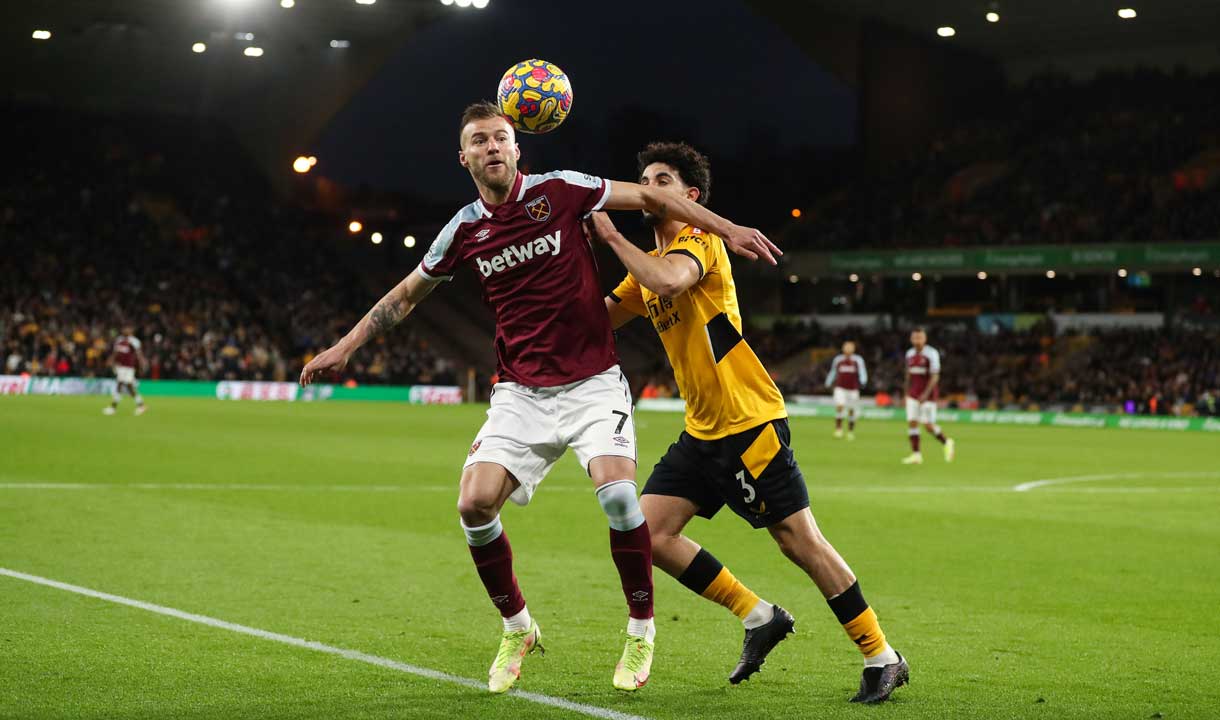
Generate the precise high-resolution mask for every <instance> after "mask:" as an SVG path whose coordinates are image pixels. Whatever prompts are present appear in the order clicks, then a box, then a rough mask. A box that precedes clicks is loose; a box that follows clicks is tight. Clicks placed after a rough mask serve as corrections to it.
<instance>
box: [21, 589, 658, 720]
mask: <svg viewBox="0 0 1220 720" xmlns="http://www.w3.org/2000/svg"><path fill="white" fill-rule="evenodd" d="M0 575H6V576H8V577H11V578H13V579H16V580H24V581H26V582H31V583H35V584H37V585H45V586H47V587H51V588H55V589H57V590H65V591H67V592H70V593H76V594H77V595H84V596H86V597H91V598H97V599H98V600H105V601H107V602H112V603H116V604H119V605H126V606H128V607H133V608H137V609H139V610H147V611H148V612H152V613H157V614H158V615H167V616H169V617H172V618H178V619H179V620H186V621H187V622H193V623H198V624H200V625H207V626H208V627H214V628H220V629H221V630H228V631H230V632H235V633H241V634H242V635H250V636H252V637H256V638H261V639H263V640H271V641H272V642H278V643H282V644H284V645H292V646H293V647H299V648H304V649H306V650H313V651H316V652H321V653H326V654H328V655H338V656H339V657H341V658H345V659H347V660H355V661H356V662H362V663H367V664H369V665H376V666H378V667H383V668H388V669H390V670H397V671H399V672H404V673H408V674H410V675H418V676H419V677H424V678H428V679H429V680H438V681H440V682H447V683H452V684H454V685H461V686H462V687H468V688H472V689H475V690H481V691H483V692H485V693H486V692H487V684H486V683H483V682H479V681H477V680H471V679H470V678H464V677H459V676H457V675H450V674H449V673H446V672H441V671H440V670H432V669H430V668H426V667H420V666H418V665H409V664H407V663H403V662H399V661H397V660H391V659H390V658H385V657H381V656H378V655H369V654H368V653H362V652H360V651H358V650H347V649H345V648H340V647H335V646H333V645H326V644H323V643H320V642H315V641H313V640H304V639H301V638H298V637H292V636H291V635H283V634H281V633H277V632H271V631H269V630H260V629H258V628H254V627H250V626H248V625H238V624H237V623H231V622H228V621H226V620H218V619H217V618H214V617H208V616H207V615H196V614H195V613H189V612H186V611H183V610H175V609H174V608H171V607H165V606H163V605H154V604H152V603H146V602H143V601H141V600H133V599H131V598H126V597H123V596H121V595H111V594H110V593H105V592H101V591H99V590H91V589H89V588H86V587H81V586H79V585H69V584H68V583H64V582H59V581H58V580H51V579H50V578H44V577H40V576H38V575H29V574H27V573H23V572H18V571H16V570H9V569H8V568H3V567H0ZM508 695H509V696H510V697H515V698H520V699H522V700H528V701H530V702H532V703H537V704H539V705H549V706H551V707H555V708H560V709H562V710H570V711H571V712H575V713H580V714H581V715H588V716H589V717H596V718H605V720H648V719H647V718H644V717H641V716H639V715H630V714H628V713H624V712H619V711H617V710H610V709H608V708H602V707H597V706H596V705H582V704H581V703H575V702H572V701H571V700H564V699H563V698H557V697H552V696H550V695H542V694H540V693H533V692H526V691H524V690H510V691H509V692H508Z"/></svg>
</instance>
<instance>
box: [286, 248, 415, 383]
mask: <svg viewBox="0 0 1220 720" xmlns="http://www.w3.org/2000/svg"><path fill="white" fill-rule="evenodd" d="M437 282H438V281H436V280H429V279H427V278H425V277H424V276H423V275H420V273H419V270H412V271H411V274H410V275H407V276H406V277H405V278H403V280H402V282H400V283H398V284H397V285H395V286H394V289H393V290H390V291H389V292H388V293H386V294H385V297H383V298H381V300H378V301H377V304H376V305H374V306H373V308H372V309H371V310H369V311H368V312H367V313H365V316H364V317H363V318H361V319H360V322H358V323H356V326H355V327H353V328H352V329H351V330H350V331H348V333H347V335H344V336H343V339H342V340H340V341H339V342H337V343H335V344H334V346H333V347H330V348H327V349H326V350H323V351H322V352H320V353H318V355H317V357H315V358H314V359H313V360H310V361H309V364H307V365H306V366H305V367H304V368H302V370H301V385H308V384H309V383H311V382H313V380H314V378H316V377H318V376H319V375H321V374H322V373H325V372H340V371H342V370H343V368H345V367H347V361H348V360H349V359H350V358H351V356H352V353H354V352H356V350H357V349H358V348H359V347H360V346H361V345H363V344H365V343H366V342H368V341H369V340H371V339H373V338H375V337H377V336H378V335H381V334H383V333H385V332H388V331H389V329H390V328H392V327H394V326H395V325H397V324H398V323H400V322H402V319H403V318H405V317H406V316H407V315H410V314H411V311H412V310H414V309H415V307H416V306H417V305H419V303H420V302H421V301H422V300H423V299H424V298H425V297H427V296H428V293H430V292H432V288H434V287H436V285H437Z"/></svg>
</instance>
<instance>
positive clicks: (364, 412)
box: [0, 397, 1220, 720]
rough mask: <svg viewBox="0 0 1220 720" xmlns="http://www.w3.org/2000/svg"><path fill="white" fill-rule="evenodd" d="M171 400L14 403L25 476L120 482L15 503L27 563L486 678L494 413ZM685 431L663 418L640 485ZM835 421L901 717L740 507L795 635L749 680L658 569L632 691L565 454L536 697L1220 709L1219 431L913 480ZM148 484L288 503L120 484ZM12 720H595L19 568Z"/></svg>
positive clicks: (1016, 431) (650, 428) (825, 434)
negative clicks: (480, 517) (466, 487)
mask: <svg viewBox="0 0 1220 720" xmlns="http://www.w3.org/2000/svg"><path fill="white" fill-rule="evenodd" d="M150 402H151V410H150V412H149V413H148V414H147V415H145V416H144V417H140V418H135V417H132V416H131V415H130V414H129V413H130V409H131V405H130V404H129V403H125V404H124V405H123V406H122V407H121V408H120V414H119V415H118V416H116V417H111V418H107V417H103V416H102V415H101V414H100V412H99V410H100V407H101V405H102V404H103V401H101V400H99V399H97V398H40V397H21V398H11V397H10V398H2V399H0V483H7V484H12V483H88V484H95V483H96V484H104V485H102V486H99V487H95V488H86V489H45V488H44V489H16V488H13V487H11V486H10V487H5V488H0V567H4V568H9V569H12V570H17V571H20V572H25V573H29V574H34V575H40V576H44V577H48V578H53V579H55V580H59V581H61V582H66V583H72V584H75V585H81V586H84V587H88V588H92V589H95V590H99V591H103V592H108V593H113V594H116V595H122V596H126V597H130V598H135V599H138V600H142V601H145V602H150V603H156V604H160V605H165V606H169V607H172V608H177V609H180V610H184V611H187V612H193V613H199V614H203V615H208V616H212V617H216V618H220V619H223V620H227V621H230V622H234V623H241V624H244V625H249V626H253V627H257V628H262V629H265V630H269V631H274V632H279V633H284V634H287V635H292V636H296V637H301V638H306V639H311V640H317V641H320V642H324V643H328V644H331V645H336V646H339V647H343V648H349V649H353V650H359V651H362V652H366V653H370V654H374V655H380V656H385V657H388V658H393V659H395V660H399V661H402V662H406V663H411V664H415V665H421V666H425V667H429V668H433V669H436V670H441V671H445V672H448V673H452V674H454V675H459V676H463V677H467V678H473V679H480V678H483V677H485V673H486V668H487V665H488V664H489V663H490V661H491V659H492V656H493V655H494V652H495V646H496V643H497V641H498V635H499V629H498V628H499V620H498V616H497V615H496V613H495V612H494V610H493V609H492V607H491V606H490V603H489V602H488V601H487V599H486V596H485V594H484V592H483V589H482V586H481V585H480V584H479V581H478V578H477V576H476V575H475V573H474V570H473V568H472V567H471V563H470V559H469V555H468V553H467V551H466V548H465V544H464V542H463V540H462V536H461V532H460V530H459V528H458V524H457V513H456V510H455V502H456V498H457V478H458V474H459V472H460V467H461V463H462V460H463V459H464V458H465V456H466V451H467V449H468V448H469V445H470V442H471V440H472V438H473V436H474V433H475V431H476V430H477V428H478V426H479V423H480V422H481V419H482V413H483V411H482V409H481V408H478V407H448V408H420V407H408V406H402V405H388V404H372V403H370V404H358V403H337V402H336V403H317V404H275V403H267V404H259V403H223V402H219V401H212V400H169V399H154V400H153V401H150ZM680 426H681V418H680V416H677V415H664V414H644V413H642V414H640V416H639V418H638V430H639V440H640V447H641V457H642V458H643V459H644V463H643V465H644V469H645V472H646V471H647V469H648V468H650V467H651V465H652V463H653V462H654V461H655V459H656V458H657V457H659V456H660V454H661V453H662V452H663V451H664V449H665V448H666V447H667V445H668V443H669V442H671V441H672V440H673V438H674V437H675V436H676V435H677V433H678V431H679V430H680ZM829 430H830V427H829V425H828V424H827V422H825V421H813V420H805V419H797V420H794V422H793V438H794V445H795V448H796V451H797V456H798V458H799V460H800V461H801V464H802V467H803V469H804V471H805V475H806V477H807V479H808V481H809V484H810V494H811V498H812V501H813V509H814V513H815V515H816V516H817V518H818V520H819V523H820V525H821V526H822V528H823V530H824V532H825V533H826V534H827V536H828V537H829V538H830V539H831V540H832V542H834V543H835V545H836V546H837V547H838V548H839V550H840V551H841V552H842V554H843V555H844V557H846V558H847V560H848V562H849V563H851V564H852V566H853V568H854V569H855V571H856V573H857V574H858V575H859V576H860V578H861V584H862V587H863V588H864V591H865V595H866V597H867V598H868V599H869V600H870V602H871V603H872V605H873V606H874V607H875V608H876V609H877V611H878V613H879V614H880V616H881V619H882V623H883V626H884V627H885V630H886V632H887V634H888V635H889V637H890V639H891V641H892V642H893V644H894V645H895V647H897V648H898V649H899V650H901V651H903V652H904V653H905V654H906V655H907V656H908V658H909V659H910V662H911V667H912V674H913V680H914V684H913V685H912V686H910V687H907V688H903V689H902V690H900V691H899V692H898V694H897V695H896V696H895V701H894V702H892V703H891V704H889V705H887V706H883V707H877V708H863V707H857V706H851V705H848V704H847V703H846V702H845V701H846V699H847V698H848V697H849V696H850V695H851V693H852V692H853V691H854V689H855V685H856V684H857V683H858V680H859V657H858V656H857V654H856V651H855V650H854V648H853V647H852V645H851V643H850V642H848V640H847V638H846V637H845V636H844V635H843V633H842V630H841V629H840V628H839V627H838V625H837V624H836V623H835V621H834V619H833V616H832V615H831V613H830V612H829V610H828V609H827V608H826V606H825V603H824V601H823V600H822V599H821V597H820V595H819V594H818V593H817V592H816V590H815V589H814V588H813V587H812V586H811V585H810V584H809V582H808V581H807V580H806V579H805V578H804V576H803V575H802V574H801V573H799V572H798V571H797V570H796V569H795V568H794V567H793V566H791V565H790V564H788V562H787V561H786V560H785V559H784V558H783V557H782V556H781V555H780V554H779V553H778V552H777V551H776V549H775V547H774V545H773V544H772V542H771V540H770V539H769V537H768V536H767V535H766V533H763V532H754V531H751V530H750V529H749V527H748V526H747V525H746V524H745V523H744V522H742V521H740V520H739V519H737V518H735V517H734V516H732V515H731V514H729V513H727V511H726V512H722V513H721V515H720V516H718V517H717V518H716V519H715V520H713V521H711V522H707V521H702V520H696V521H695V522H693V523H692V525H691V527H690V528H689V534H690V535H691V536H692V537H694V538H695V539H696V540H698V541H699V542H701V543H703V544H704V545H705V546H706V547H708V548H709V549H710V550H711V551H712V552H714V553H715V554H716V555H717V556H718V557H719V558H720V559H721V560H723V561H724V562H725V564H726V565H728V566H729V567H730V568H732V569H733V570H734V571H735V572H736V573H737V575H738V576H739V577H740V578H741V579H742V580H743V581H745V582H746V583H747V584H749V585H750V586H751V587H753V588H754V589H755V590H757V591H758V592H759V593H760V594H761V595H763V596H764V597H766V598H768V599H771V600H773V601H776V602H779V603H781V604H783V605H784V606H785V607H787V608H789V609H790V610H791V611H792V612H793V613H794V614H795V615H796V617H797V627H798V631H799V633H798V634H797V635H796V636H795V637H793V638H792V639H790V640H788V641H787V642H785V643H784V644H783V645H781V646H780V647H779V649H777V650H776V652H775V653H774V655H773V656H772V659H771V661H770V662H768V664H767V666H766V668H765V670H764V671H763V672H762V673H761V674H760V675H758V676H756V677H755V678H754V679H753V680H751V681H750V682H749V683H746V684H744V685H743V686H739V687H732V686H729V685H728V683H727V681H726V680H725V677H726V675H727V674H728V671H729V670H730V669H731V668H732V666H733V664H734V662H735V661H736V657H737V653H738V652H739V649H740V639H741V638H740V635H741V629H740V624H739V623H738V622H737V621H736V619H735V618H733V617H732V616H730V615H729V614H728V613H727V611H725V610H723V609H722V608H720V607H718V606H715V605H712V604H711V603H708V602H707V601H705V600H702V599H701V598H698V597H695V596H693V595H692V594H690V593H689V592H688V591H686V590H685V589H684V588H682V587H681V586H680V585H678V584H677V583H676V582H674V581H673V580H671V579H670V578H669V577H668V576H665V575H664V574H663V573H660V572H659V571H658V574H657V602H658V604H657V614H658V651H657V659H656V663H655V665H654V668H653V670H654V673H653V679H652V682H651V683H650V684H649V686H648V687H647V688H645V689H644V690H643V691H641V692H639V693H637V694H635V695H630V696H628V695H621V694H617V693H616V692H615V691H613V690H612V689H611V687H610V675H611V672H612V668H613V665H614V662H615V661H616V660H617V657H618V652H619V651H620V650H621V647H622V645H621V643H622V635H621V632H622V629H623V625H624V615H625V612H624V607H623V601H622V596H621V592H620V590H619V588H618V583H617V577H616V575H615V572H614V569H613V565H612V564H611V562H610V558H609V556H608V552H607V538H606V531H605V529H604V528H605V520H604V517H603V516H602V514H601V511H600V509H599V508H598V506H597V503H596V502H595V500H594V498H593V497H592V493H591V492H588V491H587V488H588V480H587V479H585V478H584V477H583V473H582V472H581V471H580V469H579V467H578V466H577V463H576V461H575V460H574V459H572V458H571V455H570V454H569V456H568V458H565V459H564V460H563V461H561V463H560V464H559V465H558V466H557V467H556V469H555V471H554V472H553V473H552V474H551V476H550V477H549V478H548V479H547V481H546V482H545V483H544V484H543V486H542V488H541V490H540V491H539V493H538V495H537V496H536V497H535V501H534V502H533V503H532V504H531V505H530V506H529V507H528V508H518V507H516V506H509V507H508V508H506V510H505V512H504V520H505V527H506V528H507V531H508V532H509V534H510V537H511V538H512V542H513V546H514V549H515V552H516V555H517V566H516V567H517V572H518V576H519V578H520V581H521V584H522V588H523V590H524V592H525V595H526V597H527V599H528V600H529V604H530V608H531V610H532V612H533V614H534V616H535V617H536V618H538V619H539V621H540V622H541V624H542V626H543V628H544V630H545V631H546V634H547V641H548V642H547V645H548V650H549V652H548V654H547V655H546V656H545V657H537V656H533V657H531V658H529V659H528V660H527V661H526V664H525V672H524V675H523V676H522V679H521V681H520V683H519V687H521V688H522V689H525V690H529V691H533V692H538V693H543V694H547V695H552V696H557V697H562V698H565V699H568V700H572V701H574V702H579V703H585V704H590V705H597V706H602V707H606V708H612V709H616V710H620V711H623V712H627V713H632V714H637V715H642V716H646V717H649V718H696V717H699V718H735V719H744V718H798V717H799V718H830V717H836V718H837V717H867V718H875V717H887V718H938V719H940V718H967V717H969V718H1069V717H1071V718H1149V717H1155V716H1157V715H1155V714H1156V713H1160V714H1161V716H1163V717H1165V718H1187V717H1197V718H1205V717H1216V716H1217V715H1218V714H1220V694H1218V692H1217V690H1216V687H1217V683H1216V681H1215V680H1214V669H1215V667H1216V664H1217V661H1218V660H1220V639H1218V635H1217V630H1216V621H1217V618H1218V617H1220V614H1218V610H1217V608H1220V583H1218V582H1217V580H1216V576H1217V571H1218V570H1220V522H1218V521H1217V510H1220V464H1218V463H1217V459H1220V442H1218V440H1217V438H1215V437H1213V436H1208V435H1206V434H1171V433H1162V432H1138V431H1107V430H1069V429H1050V428H998V427H988V426H962V427H955V428H951V430H952V432H953V433H954V434H955V435H956V436H957V438H958V442H959V446H958V447H959V457H958V461H957V462H956V463H954V464H953V465H946V464H944V463H943V462H942V461H941V460H940V456H939V453H938V452H936V450H937V448H936V446H935V445H934V444H930V445H928V446H927V449H928V452H927V453H926V455H927V458H928V459H927V461H926V463H925V465H923V466H922V467H904V466H901V465H899V464H898V460H899V459H900V458H901V457H902V456H903V455H904V454H905V453H906V451H907V449H906V440H905V436H904V432H903V428H902V426H901V425H900V424H897V423H873V424H863V425H861V427H860V431H859V440H857V441H856V442H855V443H851V444H848V443H845V442H834V441H832V440H831V439H830V436H829V435H830V433H829ZM1137 472H1142V473H1147V475H1146V476H1144V477H1140V478H1116V479H1112V480H1099V481H1093V482H1087V483H1079V484H1075V485H1064V486H1057V487H1045V488H1040V489H1037V490H1034V491H1031V492H1026V493H1015V492H1012V491H1011V490H1010V488H1011V487H1012V486H1013V485H1015V484H1017V483H1021V482H1026V481H1030V480H1037V479H1041V478H1051V477H1066V476H1075V475H1092V474H1106V473H1137ZM1174 473H1177V475H1174ZM1190 473H1193V474H1190ZM1208 473H1211V474H1208ZM142 483H155V484H196V483H199V484H216V485H226V484H241V485H252V484H266V485H274V486H279V487H277V488H269V489H223V488H217V489H198V488H195V489H187V488H166V487H160V488H137V487H124V486H133V485H137V484H142ZM335 485H343V486H352V485H371V486H399V489H397V490H395V489H385V490H368V491H357V490H337V489H333V487H332V488H330V489H327V487H326V486H335ZM284 486H292V487H284ZM0 717H4V718H8V717H21V718H52V717H62V718H69V717H71V718H94V717H96V718H102V717H105V718H113V717H142V718H164V717H177V718H205V717H206V718H234V717H259V718H273V717H274V718H382V717H385V718H431V717H436V718H446V719H448V720H452V719H453V718H464V717H478V718H481V719H482V718H510V717H512V718H517V717H531V718H533V717H537V718H576V717H581V716H580V715H577V714H575V713H572V712H570V711H565V710H561V709H556V708H550V707H544V706H540V705H536V704H532V703H528V702H525V701H524V700H521V699H513V698H507V697H490V696H488V695H486V694H484V693H481V692H479V691H476V690H472V689H468V688H465V687H461V686H458V685H453V684H447V683H441V682H438V681H434V680H428V679H424V678H419V677H415V676H412V675H408V674H404V673H400V672H395V671H392V670H387V669H383V668H379V667H374V666H370V665H365V664H362V663H358V662H353V661H350V660H347V659H343V658H339V657H333V656H329V655H324V654H321V653H316V652H311V651H308V650H304V649H297V648H293V647H288V646H285V645H280V644H276V643H272V642H268V641H266V640H262V639H258V638H253V637H247V636H243V635H239V634H234V633H231V632H227V631H224V630H221V629H216V628H212V627H206V626H202V625H197V624H192V623H188V622H185V621H183V620H179V619H174V618H169V617H163V616H160V615H155V614H152V613H149V612H146V611H143V610H139V609H135V608H130V607H124V606H120V605H116V604H112V603H108V602H104V601H102V600H98V599H94V598H90V597H84V596H81V595H76V594H72V593H67V592H64V591H62V590H57V589H53V588H48V587H43V586H39V585H34V584H30V583H26V582H22V581H19V580H16V579H12V578H8V577H0Z"/></svg>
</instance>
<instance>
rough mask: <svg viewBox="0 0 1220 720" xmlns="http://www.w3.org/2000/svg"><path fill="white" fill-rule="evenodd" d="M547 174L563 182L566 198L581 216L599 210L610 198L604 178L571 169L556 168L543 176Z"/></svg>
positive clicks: (606, 181)
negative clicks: (556, 169) (577, 209)
mask: <svg viewBox="0 0 1220 720" xmlns="http://www.w3.org/2000/svg"><path fill="white" fill-rule="evenodd" d="M549 176H554V177H556V178H558V179H559V180H561V181H562V182H563V186H564V190H565V195H566V199H567V200H568V201H569V202H572V203H575V204H576V206H577V207H578V208H579V209H580V215H581V216H582V217H583V216H585V215H588V214H589V213H592V212H597V211H598V210H601V209H602V207H604V206H605V204H606V200H608V199H609V198H610V181H609V180H606V179H605V178H600V177H597V176H596V175H589V174H587V173H582V172H575V171H573V170H558V171H556V172H554V173H549V174H548V175H546V176H543V177H544V178H546V177H549Z"/></svg>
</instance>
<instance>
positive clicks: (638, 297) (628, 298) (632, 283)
mask: <svg viewBox="0 0 1220 720" xmlns="http://www.w3.org/2000/svg"><path fill="white" fill-rule="evenodd" d="M610 299H611V300H613V301H614V302H616V303H618V304H619V305H621V306H622V307H623V308H625V309H627V310H629V311H631V312H633V313H635V314H636V315H639V316H640V317H648V308H646V307H644V293H643V292H642V291H641V290H640V282H639V281H638V280H636V279H635V276H634V275H631V274H630V273H628V275H627V277H625V278H623V281H622V282H621V283H619V284H618V287H617V288H615V289H614V291H613V292H611V293H610Z"/></svg>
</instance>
